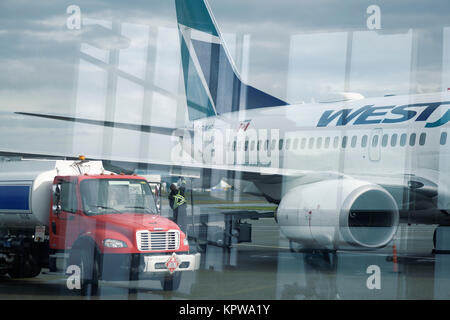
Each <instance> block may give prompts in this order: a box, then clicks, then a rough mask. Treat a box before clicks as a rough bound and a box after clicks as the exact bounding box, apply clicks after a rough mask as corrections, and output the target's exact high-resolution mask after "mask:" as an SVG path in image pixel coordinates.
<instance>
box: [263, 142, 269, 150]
mask: <svg viewBox="0 0 450 320" xmlns="http://www.w3.org/2000/svg"><path fill="white" fill-rule="evenodd" d="M268 149H269V140H266V143H264V150H268Z"/></svg>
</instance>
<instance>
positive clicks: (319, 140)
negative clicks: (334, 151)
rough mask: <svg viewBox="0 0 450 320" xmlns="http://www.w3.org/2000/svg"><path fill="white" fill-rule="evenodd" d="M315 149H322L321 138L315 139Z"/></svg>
mask: <svg viewBox="0 0 450 320" xmlns="http://www.w3.org/2000/svg"><path fill="white" fill-rule="evenodd" d="M316 146H317V149H320V148H321V147H322V138H317V145H316Z"/></svg>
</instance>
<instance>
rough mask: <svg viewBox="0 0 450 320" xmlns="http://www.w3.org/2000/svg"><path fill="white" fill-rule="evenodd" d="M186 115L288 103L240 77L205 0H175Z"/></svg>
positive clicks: (193, 118) (191, 116)
mask: <svg viewBox="0 0 450 320" xmlns="http://www.w3.org/2000/svg"><path fill="white" fill-rule="evenodd" d="M175 7H176V13H177V20H178V29H179V34H180V42H181V58H182V67H183V76H184V85H185V92H186V99H187V106H188V111H189V119H190V120H196V119H200V118H205V117H210V116H215V115H219V114H222V113H226V112H232V111H238V110H243V109H254V108H260V107H271V106H282V105H286V104H287V103H286V102H284V101H282V100H280V99H278V98H276V97H274V96H272V95H270V94H267V93H265V92H263V91H261V90H258V89H256V88H254V87H252V86H249V85H247V84H245V83H243V82H242V81H241V78H240V76H239V73H238V72H237V71H236V68H235V66H234V64H233V61H232V59H231V57H230V56H229V54H228V51H227V49H226V47H225V43H224V42H223V38H222V36H221V34H220V32H219V30H218V28H217V25H216V23H215V21H214V17H213V15H212V14H211V10H210V8H209V6H208V4H207V2H206V0H175Z"/></svg>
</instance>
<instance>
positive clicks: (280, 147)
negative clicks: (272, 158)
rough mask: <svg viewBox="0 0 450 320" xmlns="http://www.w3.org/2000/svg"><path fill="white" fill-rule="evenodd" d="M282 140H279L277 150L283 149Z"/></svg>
mask: <svg viewBox="0 0 450 320" xmlns="http://www.w3.org/2000/svg"><path fill="white" fill-rule="evenodd" d="M283 142H284V141H283V139H281V140H280V141H279V142H278V150H281V149H283Z"/></svg>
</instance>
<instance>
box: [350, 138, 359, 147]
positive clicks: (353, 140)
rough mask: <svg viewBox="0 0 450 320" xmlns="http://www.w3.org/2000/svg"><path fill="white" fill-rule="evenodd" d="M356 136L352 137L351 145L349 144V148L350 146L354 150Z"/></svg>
mask: <svg viewBox="0 0 450 320" xmlns="http://www.w3.org/2000/svg"><path fill="white" fill-rule="evenodd" d="M357 138H358V137H357V136H353V137H352V143H351V146H352V148H354V147H356V140H357Z"/></svg>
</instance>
